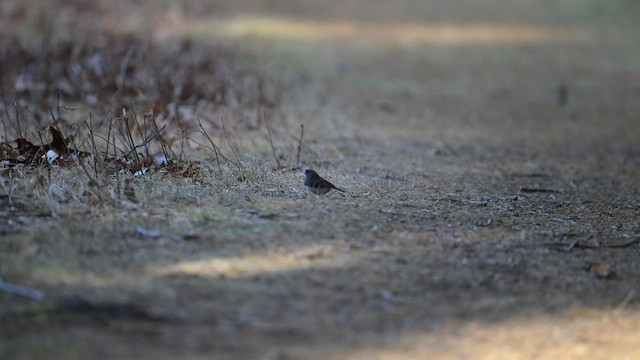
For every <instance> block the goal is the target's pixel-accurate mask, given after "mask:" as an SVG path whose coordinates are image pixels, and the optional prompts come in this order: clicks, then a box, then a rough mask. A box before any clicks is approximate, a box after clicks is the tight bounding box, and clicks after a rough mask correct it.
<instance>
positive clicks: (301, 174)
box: [298, 171, 307, 176]
mask: <svg viewBox="0 0 640 360" xmlns="http://www.w3.org/2000/svg"><path fill="white" fill-rule="evenodd" d="M298 175H300V176H307V175H305V173H304V171H301V172H299V173H298Z"/></svg>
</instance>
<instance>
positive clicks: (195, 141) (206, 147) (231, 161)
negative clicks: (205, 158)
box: [186, 136, 238, 167]
mask: <svg viewBox="0 0 640 360" xmlns="http://www.w3.org/2000/svg"><path fill="white" fill-rule="evenodd" d="M186 139H187V140H189V141H193V142H194V143H195V144H196V145H198V146H202V147H203V148H205V149H207V150H209V151H213V152H215V154H216V161H217V160H218V156H219V157H221V158H222V160H224V161H227V162H229V163H231V164H233V165H234V166H238V164H236V163H235V161H233V160H231V159H229V158H228V157H226V156H224V154H223V153H221V152H219V151H218V150H216V149H217V146H216V148H211V147H209V146H207V145H205V144H202V143H199V142H198V141H197V140H195V139H194V138H192V137H189V136H187V138H186ZM218 167H220V162H219V161H218Z"/></svg>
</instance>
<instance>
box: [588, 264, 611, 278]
mask: <svg viewBox="0 0 640 360" xmlns="http://www.w3.org/2000/svg"><path fill="white" fill-rule="evenodd" d="M590 271H591V272H592V273H594V274H595V275H596V277H598V279H611V278H613V277H614V276H616V272H615V271H614V270H613V268H612V267H611V265H609V263H608V262H606V261H604V260H598V261H595V262H593V263H591V267H590Z"/></svg>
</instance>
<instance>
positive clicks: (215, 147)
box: [191, 116, 237, 175]
mask: <svg viewBox="0 0 640 360" xmlns="http://www.w3.org/2000/svg"><path fill="white" fill-rule="evenodd" d="M196 119H198V125H199V126H200V129H201V130H202V133H203V134H204V136H206V137H207V140H209V143H211V146H212V147H213V153H214V154H215V155H216V162H217V163H218V171H219V172H220V175H222V168H221V167H220V158H219V157H218V147H217V146H216V144H214V143H213V140H211V137H209V134H208V133H207V130H205V129H204V126H202V121H200V117H199V116H196ZM191 141H193V142H195V143H196V144H198V142H196V141H194V140H193V139H191ZM198 145H200V146H202V145H201V144H198ZM205 147H206V146H205ZM220 156H222V154H220ZM223 157H224V156H223ZM227 161H229V160H228V159H227ZM230 162H231V163H233V161H230ZM236 166H237V165H236Z"/></svg>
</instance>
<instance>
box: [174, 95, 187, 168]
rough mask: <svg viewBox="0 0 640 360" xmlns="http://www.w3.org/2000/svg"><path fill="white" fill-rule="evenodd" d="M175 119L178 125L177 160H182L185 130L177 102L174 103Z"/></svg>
mask: <svg viewBox="0 0 640 360" xmlns="http://www.w3.org/2000/svg"><path fill="white" fill-rule="evenodd" d="M176 120H177V121H178V126H179V127H180V158H179V160H180V161H182V157H183V156H184V139H185V136H186V135H185V132H184V124H183V123H182V118H181V117H180V111H179V110H178V104H177V103H176Z"/></svg>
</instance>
